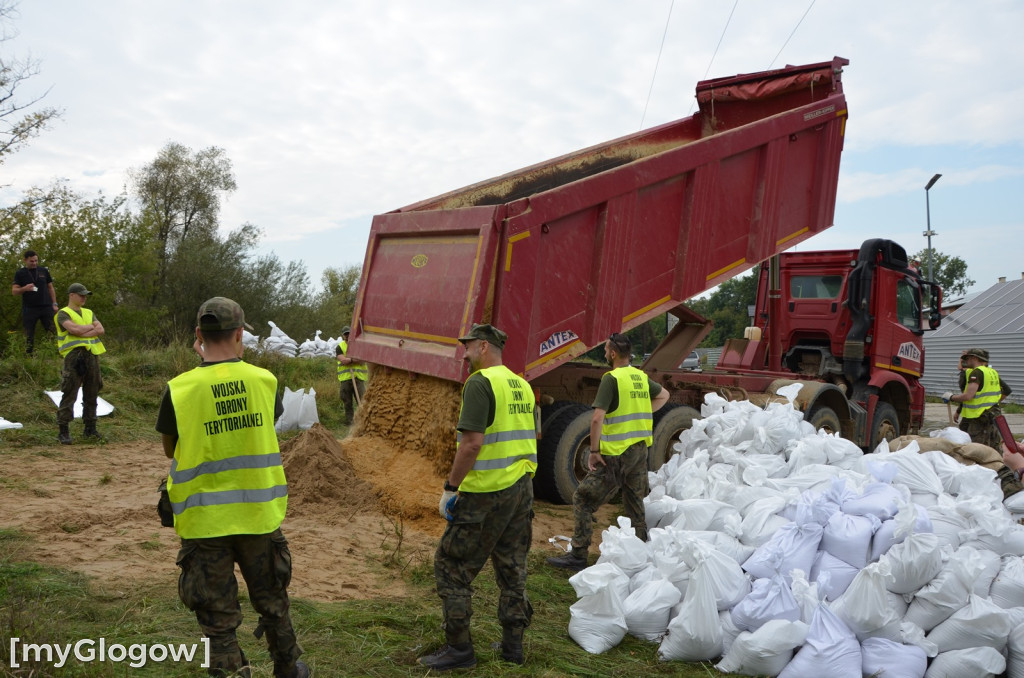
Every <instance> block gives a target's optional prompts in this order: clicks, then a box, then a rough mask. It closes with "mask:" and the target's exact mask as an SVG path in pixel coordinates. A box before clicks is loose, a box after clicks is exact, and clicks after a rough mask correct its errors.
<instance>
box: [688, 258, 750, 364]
mask: <svg viewBox="0 0 1024 678" xmlns="http://www.w3.org/2000/svg"><path fill="white" fill-rule="evenodd" d="M757 282H758V269H757V268H756V267H755V268H754V269H753V270H752V271H751V272H750V273H749V274H747V275H745V276H740V277H736V278H731V279H729V280H726V281H725V282H724V283H722V284H721V285H719V286H718V288H717V289H715V291H714V292H712V293H711V294H710V295H708V296H707V297H704V298H702V299H696V300H694V301H693V303H691V304H689V306H690V308H691V309H693V310H694V311H696V312H697V313H700V314H701V315H703V316H704V317H706V318H708V319H710V320H712V321H714V323H715V327H714V329H712V330H711V332H710V333H709V334H708V336H707V337H705V338H704V341H702V342H701V346H704V347H714V346H722V345H724V344H725V341H726V339H735V338H739V337H742V336H743V330H744V328H746V327H747V326H748V325H749V324H750V317H749V315H748V314H747V307H748V306H750V305H751V304H754V303H755V302H756V301H757Z"/></svg>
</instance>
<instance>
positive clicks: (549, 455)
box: [533, 401, 590, 504]
mask: <svg viewBox="0 0 1024 678" xmlns="http://www.w3.org/2000/svg"><path fill="white" fill-rule="evenodd" d="M565 404H568V407H563V405H565ZM549 408H550V409H551V410H552V411H551V413H550V414H548V412H547V410H548V409H549ZM581 413H587V414H588V415H589V413H590V408H589V407H587V406H586V405H581V404H580V403H573V402H568V403H567V401H561V402H556V403H552V404H551V405H548V406H545V407H544V408H542V409H541V439H540V441H539V442H538V444H537V474H536V475H535V476H534V477H533V491H534V493H535V494H536V495H537V498H538V499H544V500H546V501H550V502H554V503H556V504H563V503H572V494H571V493H570V494H569V498H568V500H565V499H563V498H562V496H561V495H560V494H559V491H558V484H557V482H556V480H555V475H556V468H557V465H558V464H557V461H556V458H557V456H558V444H559V442H560V441H561V440H562V436H563V434H564V433H565V430H566V428H567V427H568V426H569V424H570V423H571V422H573V421H574V420H575V419H576V418H577V417H578V416H579V415H580V414H581ZM588 421H589V419H588ZM589 432H590V429H589V428H588V429H587V433H588V434H589ZM574 491H575V488H574Z"/></svg>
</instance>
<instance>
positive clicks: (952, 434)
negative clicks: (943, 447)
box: [928, 426, 971, 445]
mask: <svg viewBox="0 0 1024 678" xmlns="http://www.w3.org/2000/svg"><path fill="white" fill-rule="evenodd" d="M928 435H929V436H931V437H932V438H942V439H943V440H950V441H952V442H954V443H956V444H957V445H966V444H967V443H969V442H971V434H970V433H968V432H967V431H961V430H960V429H959V428H957V427H956V426H947V427H946V428H940V429H938V430H935V431H932V432H931V433H929V434H928Z"/></svg>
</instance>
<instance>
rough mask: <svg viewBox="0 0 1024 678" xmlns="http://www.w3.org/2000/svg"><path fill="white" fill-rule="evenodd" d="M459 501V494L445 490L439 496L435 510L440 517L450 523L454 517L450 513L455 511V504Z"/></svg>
mask: <svg viewBox="0 0 1024 678" xmlns="http://www.w3.org/2000/svg"><path fill="white" fill-rule="evenodd" d="M458 500H459V493H458V492H452V491H451V490H445V491H444V492H443V493H442V494H441V501H440V502H438V504H437V510H438V511H439V512H440V513H441V517H442V518H444V519H445V520H447V521H448V522H451V521H452V519H453V518H454V516H453V515H452V511H454V510H455V502H457V501H458Z"/></svg>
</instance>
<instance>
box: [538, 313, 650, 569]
mask: <svg viewBox="0 0 1024 678" xmlns="http://www.w3.org/2000/svg"><path fill="white" fill-rule="evenodd" d="M632 348H633V347H632V344H630V341H629V339H628V338H627V337H626V336H625V335H624V334H618V333H616V334H613V335H611V337H610V338H609V339H608V341H606V342H605V343H604V357H605V359H606V360H607V361H608V362H609V364H611V366H612V370H611V371H610V372H607V373H605V375H604V377H602V378H601V385H600V386H599V387H598V390H597V397H596V398H595V399H594V414H593V416H592V418H591V420H590V457H589V459H588V460H587V468H588V470H589V471H590V472H589V473H588V474H587V476H586V477H585V478H584V479H583V480H582V482H580V484H579V487H577V488H576V493H575V494H574V495H573V498H572V507H573V517H574V518H575V527H574V531H573V536H572V550H571V551H570V552H569V553H566V554H565V555H562V556H555V557H552V558H548V564H550V565H554V566H555V567H560V568H563V569H566V570H575V571H578V570H582V569H583V568H585V567H586V566H587V551H588V549H589V548H590V541H591V537H592V534H593V523H594V511H596V510H597V509H598V508H600V506H601V505H602V504H604V503H605V502H606V501H608V500H609V499H611V498H612V497H613V496H614V495H615V493H616V492H618V491H619V490H622V503H623V504H624V507H625V512H626V516H627V517H628V518H629V520H630V522H631V523H632V526H633V527H634V528H635V529H636V536H637V537H639V538H640V539H642V540H644V541H647V521H646V518H645V515H644V497H646V496H647V493H648V492H649V491H650V489H649V486H648V483H647V454H648V448H649V447H650V445H651V436H652V434H653V430H654V426H653V422H654V417H653V413H654V412H657V411H658V410H660V409H661V407H662V405H664V404H665V403H666V402H668V398H669V393H668V391H666V390H665V389H663V388H662V387H661V386H660V385H659V384H657V383H656V382H653V381H651V380H650V379H649V378H648V377H647V375H646V374H644V373H643V372H641V371H640V370H638V369H637V368H635V367H632V366H631V365H630V364H629V358H630V355H631V354H632Z"/></svg>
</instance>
